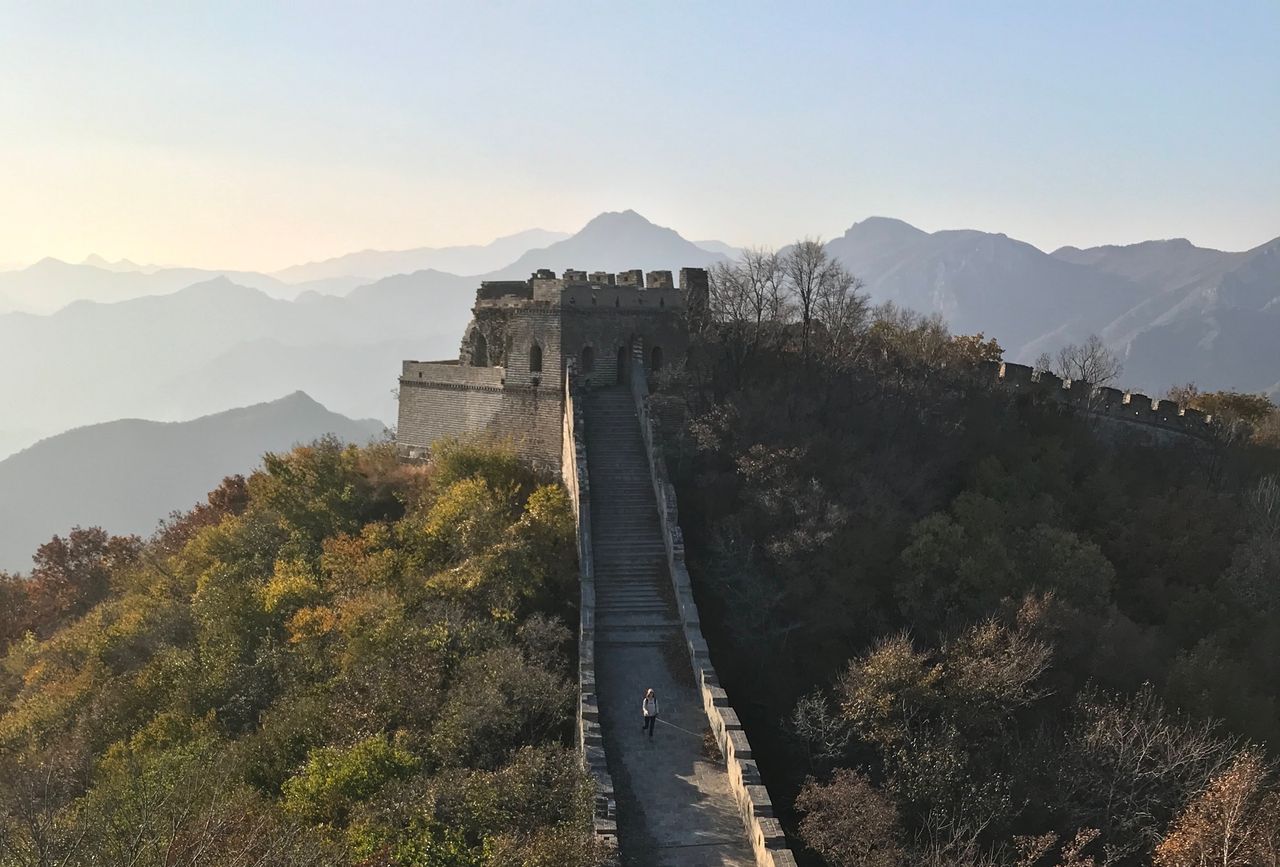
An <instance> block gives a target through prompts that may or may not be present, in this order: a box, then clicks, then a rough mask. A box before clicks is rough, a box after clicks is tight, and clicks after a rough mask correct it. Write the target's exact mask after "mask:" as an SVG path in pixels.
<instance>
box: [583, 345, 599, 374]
mask: <svg viewBox="0 0 1280 867" xmlns="http://www.w3.org/2000/svg"><path fill="white" fill-rule="evenodd" d="M595 367H596V351H595V350H594V349H592V348H591V347H590V346H584V347H582V372H583V373H590V372H591V371H593V370H595Z"/></svg>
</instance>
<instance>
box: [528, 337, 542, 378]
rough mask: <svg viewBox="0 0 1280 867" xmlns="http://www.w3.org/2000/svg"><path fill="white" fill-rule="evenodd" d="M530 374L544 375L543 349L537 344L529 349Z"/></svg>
mask: <svg viewBox="0 0 1280 867" xmlns="http://www.w3.org/2000/svg"><path fill="white" fill-rule="evenodd" d="M529 372H530V373H542V347H541V346H539V345H538V344H536V343H535V344H533V346H531V347H529Z"/></svg>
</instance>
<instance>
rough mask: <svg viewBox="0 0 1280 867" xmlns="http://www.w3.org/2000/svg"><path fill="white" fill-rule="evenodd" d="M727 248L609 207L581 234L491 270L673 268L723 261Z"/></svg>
mask: <svg viewBox="0 0 1280 867" xmlns="http://www.w3.org/2000/svg"><path fill="white" fill-rule="evenodd" d="M727 258H728V257H727V256H725V255H724V254H723V253H715V252H712V251H710V250H704V249H703V248H702V247H699V246H698V245H697V244H694V243H692V242H690V241H686V240H685V239H684V238H682V237H680V235H679V234H678V233H677V232H676V231H675V230H674V229H668V228H665V227H663V226H658V225H655V224H653V223H651V222H649V221H648V220H646V219H645V218H644V217H642V216H640V215H639V214H637V213H636V212H635V211H621V212H618V211H608V212H606V213H603V214H600V215H599V216H598V217H595V218H594V219H593V220H591V222H589V223H587V224H586V225H585V226H583V227H582V228H581V229H580V230H579V231H578V232H577V233H576V234H574V235H573V236H572V237H570V238H566V239H564V240H563V241H557V242H556V243H554V244H551V245H550V246H548V247H545V248H543V249H541V250H530V251H529V252H527V253H525V254H524V255H523V256H521V257H520V258H519V259H517V260H516V261H515V262H512V263H511V264H510V265H508V266H507V267H505V268H500V269H498V270H497V271H495V272H493V273H490V274H486V275H485V277H486V278H487V279H491V280H518V279H522V278H525V277H528V276H529V275H530V274H531V273H533V272H534V271H536V270H537V269H539V268H551V269H552V270H554V271H556V272H557V273H561V272H563V271H564V270H565V269H566V268H577V269H578V270H580V271H613V272H616V271H625V270H629V269H632V268H640V269H641V270H644V271H659V270H662V271H671V272H672V273H673V275H674V274H675V272H677V271H679V270H680V268H683V267H701V266H706V265H711V264H713V263H715V262H722V261H724V260H726V259H727Z"/></svg>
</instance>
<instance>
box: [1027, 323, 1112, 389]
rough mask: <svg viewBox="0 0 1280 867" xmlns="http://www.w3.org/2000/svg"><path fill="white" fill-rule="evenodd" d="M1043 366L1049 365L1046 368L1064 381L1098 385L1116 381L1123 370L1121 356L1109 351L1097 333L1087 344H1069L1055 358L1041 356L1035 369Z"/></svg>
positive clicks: (1090, 337)
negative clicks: (1078, 381)
mask: <svg viewBox="0 0 1280 867" xmlns="http://www.w3.org/2000/svg"><path fill="white" fill-rule="evenodd" d="M1041 365H1047V367H1045V368H1044V369H1047V370H1049V371H1050V372H1051V373H1054V374H1056V375H1057V376H1060V377H1062V378H1063V379H1069V380H1071V381H1073V382H1075V381H1077V380H1080V381H1084V382H1087V383H1089V384H1091V385H1095V386H1101V385H1109V384H1111V383H1112V382H1115V381H1116V380H1117V379H1119V377H1120V374H1121V372H1122V371H1123V370H1124V365H1123V364H1121V363H1120V356H1118V355H1116V354H1115V353H1114V352H1112V351H1111V350H1110V349H1108V348H1107V345H1106V344H1105V343H1103V342H1102V338H1100V337H1098V335H1096V334H1091V335H1089V339H1088V340H1086V341H1085V342H1084V343H1081V344H1075V343H1069V344H1067V345H1066V346H1064V347H1062V348H1061V349H1059V350H1058V354H1057V355H1056V356H1054V357H1053V358H1052V359H1048V358H1047V356H1041V357H1040V359H1038V360H1037V362H1036V366H1037V367H1040V366H1041Z"/></svg>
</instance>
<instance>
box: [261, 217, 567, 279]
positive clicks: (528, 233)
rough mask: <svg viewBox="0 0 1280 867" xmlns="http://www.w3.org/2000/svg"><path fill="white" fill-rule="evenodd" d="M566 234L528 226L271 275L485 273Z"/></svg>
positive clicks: (367, 276) (375, 252) (361, 254)
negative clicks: (483, 239) (485, 239)
mask: <svg viewBox="0 0 1280 867" xmlns="http://www.w3.org/2000/svg"><path fill="white" fill-rule="evenodd" d="M567 237H569V235H568V233H567V232H552V231H549V230H547V229H526V230H525V231H523V232H517V233H516V234H514V235H506V236H504V237H502V238H498V239H496V240H494V241H491V242H489V243H488V244H471V245H467V246H460V247H418V248H417V249H414V250H361V251H360V252H358V253H348V254H346V255H345V256H336V257H334V258H332V259H325V260H323V261H321V262H308V263H306V264H305V265H294V266H292V267H290V268H285V269H284V270H282V271H277V272H275V274H273V275H272V276H274V277H278V278H279V279H281V280H283V281H285V282H286V283H301V282H306V281H313V280H324V279H330V278H334V277H348V276H351V277H361V278H364V279H366V280H377V279H378V278H381V277H390V276H391V275H393V274H410V273H413V272H414V271H426V270H433V271H447V272H450V273H453V274H483V273H485V272H487V271H496V270H497V269H499V268H501V267H503V266H504V265H506V264H508V263H510V262H511V261H512V260H514V259H516V258H517V257H519V256H520V255H522V254H523V253H526V252H528V251H529V250H532V249H535V248H538V247H545V246H547V245H548V244H553V243H555V242H556V241H560V240H562V239H564V238H567Z"/></svg>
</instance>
